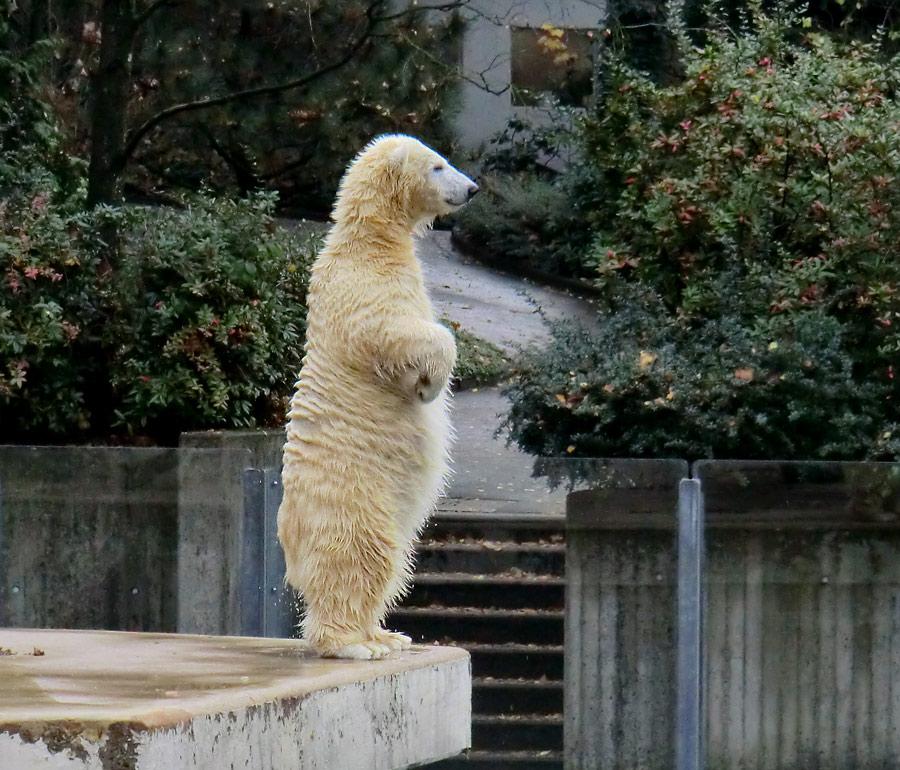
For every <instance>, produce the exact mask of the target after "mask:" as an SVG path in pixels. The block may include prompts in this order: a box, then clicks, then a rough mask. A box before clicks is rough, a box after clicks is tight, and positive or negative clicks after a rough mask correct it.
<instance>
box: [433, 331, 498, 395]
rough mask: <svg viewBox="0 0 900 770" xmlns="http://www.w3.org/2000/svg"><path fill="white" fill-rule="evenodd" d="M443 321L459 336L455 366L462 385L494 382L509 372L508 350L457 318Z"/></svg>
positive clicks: (462, 386) (464, 386)
mask: <svg viewBox="0 0 900 770" xmlns="http://www.w3.org/2000/svg"><path fill="white" fill-rule="evenodd" d="M442 323H443V324H444V325H445V326H447V328H448V329H450V330H451V331H452V332H453V336H454V338H455V339H456V367H455V368H454V370H453V375H454V378H455V380H456V382H457V383H458V385H459V386H460V387H461V388H471V387H475V386H477V385H493V384H495V383H497V382H499V381H500V380H501V379H503V378H504V377H505V376H506V375H508V374H509V373H510V363H509V357H508V356H507V354H506V352H505V351H504V350H503V349H502V348H500V347H498V346H497V345H495V344H494V343H493V342H488V341H487V340H486V339H483V338H481V337H479V336H478V335H476V334H473V333H472V332H470V331H466V330H465V329H462V328H460V325H459V324H458V323H456V322H455V321H447V320H446V319H445V320H443V321H442Z"/></svg>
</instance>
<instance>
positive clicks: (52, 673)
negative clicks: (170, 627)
mask: <svg viewBox="0 0 900 770" xmlns="http://www.w3.org/2000/svg"><path fill="white" fill-rule="evenodd" d="M0 651H2V653H3V654H2V656H0V680H2V682H3V699H2V702H0V767H2V768H10V769H14V770H32V768H47V769H50V770H111V768H129V769H130V770H179V768H185V770H187V769H188V768H191V769H193V768H216V769H217V770H220V769H221V770H227V769H228V768H232V769H233V770H237V769H238V768H240V770H326V769H327V770H394V769H396V768H406V767H411V766H415V765H418V764H422V763H425V762H430V761H434V760H438V759H442V758H445V757H449V756H453V755H455V754H458V753H460V752H461V751H463V750H464V749H465V748H467V747H468V746H469V745H470V740H471V735H470V733H471V727H470V723H471V705H470V704H471V673H470V665H469V656H468V654H467V653H466V652H465V651H463V650H458V649H455V648H451V647H414V648H413V649H412V650H410V651H408V652H405V653H397V654H395V655H394V656H393V657H391V658H388V659H386V660H381V661H340V660H323V659H321V658H318V657H315V656H313V655H311V654H310V653H309V652H308V651H307V649H306V647H305V645H304V644H303V642H300V641H297V640H290V639H258V638H247V637H202V636H188V635H168V634H131V633H120V632H96V631H94V632H92V631H32V630H0Z"/></svg>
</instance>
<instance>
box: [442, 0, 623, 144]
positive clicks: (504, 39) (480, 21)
mask: <svg viewBox="0 0 900 770" xmlns="http://www.w3.org/2000/svg"><path fill="white" fill-rule="evenodd" d="M606 8H607V3H606V0H556V1H555V2H554V1H553V0H473V2H472V3H471V7H470V8H469V9H467V10H466V11H465V16H466V19H467V25H466V30H465V35H464V38H463V50H462V61H461V67H462V71H463V74H464V77H465V78H466V80H465V81H464V82H463V84H462V86H461V89H462V91H461V99H460V102H461V109H460V112H459V115H458V116H457V121H456V129H457V132H458V134H459V138H460V141H461V143H462V144H463V146H464V147H467V148H470V149H477V148H478V147H479V146H480V145H482V144H484V143H486V142H487V141H488V140H489V139H490V138H491V137H492V136H493V135H494V134H496V133H497V132H498V131H502V130H503V129H504V128H505V127H506V124H507V122H508V121H509V120H510V118H512V117H515V116H518V117H525V118H529V119H532V120H537V121H540V119H541V117H542V111H541V110H540V109H538V108H535V107H514V106H513V105H512V102H511V99H510V97H511V94H510V91H509V89H508V86H509V83H510V27H514V26H517V27H540V26H541V25H542V24H544V23H547V22H549V23H551V24H553V25H556V26H561V27H577V28H582V29H584V28H593V27H599V26H601V25H602V23H603V20H604V19H605V18H606Z"/></svg>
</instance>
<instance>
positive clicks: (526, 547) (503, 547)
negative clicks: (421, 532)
mask: <svg viewBox="0 0 900 770" xmlns="http://www.w3.org/2000/svg"><path fill="white" fill-rule="evenodd" d="M418 549H419V550H420V551H421V550H424V551H459V552H460V553H465V552H475V553H481V552H482V551H493V552H495V553H548V554H549V553H562V554H564V553H565V552H566V546H565V545H564V544H562V543H546V542H540V541H536V540H531V541H527V542H523V543H506V542H503V541H499V540H479V539H478V538H465V539H460V540H436V539H432V538H429V539H423V540H421V541H420V542H419V545H418Z"/></svg>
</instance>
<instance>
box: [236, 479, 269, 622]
mask: <svg viewBox="0 0 900 770" xmlns="http://www.w3.org/2000/svg"><path fill="white" fill-rule="evenodd" d="M243 481H244V520H243V522H242V526H241V569H240V581H241V582H240V585H241V635H242V636H262V635H263V629H264V626H265V608H264V604H263V601H262V596H263V586H264V585H265V571H264V570H265V562H264V559H263V552H264V548H265V497H266V489H265V474H264V472H263V471H261V470H259V469H258V468H248V469H247V470H245V471H244V478H243Z"/></svg>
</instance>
